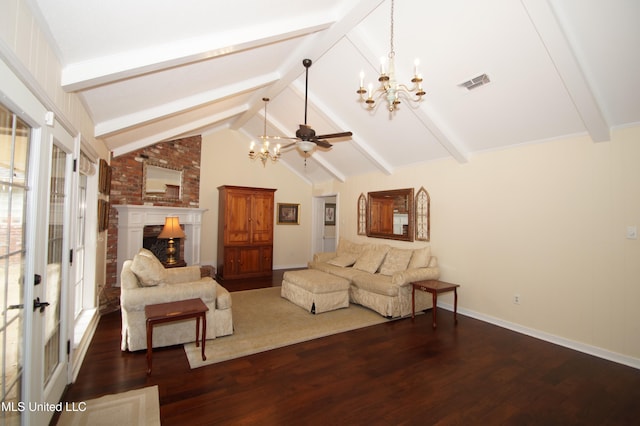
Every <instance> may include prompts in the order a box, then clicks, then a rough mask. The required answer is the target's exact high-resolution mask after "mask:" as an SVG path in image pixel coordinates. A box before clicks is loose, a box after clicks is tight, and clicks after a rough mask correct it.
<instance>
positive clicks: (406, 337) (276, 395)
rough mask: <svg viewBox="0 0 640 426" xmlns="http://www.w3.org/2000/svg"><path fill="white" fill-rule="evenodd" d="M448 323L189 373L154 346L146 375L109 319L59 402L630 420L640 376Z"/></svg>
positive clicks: (381, 419)
mask: <svg viewBox="0 0 640 426" xmlns="http://www.w3.org/2000/svg"><path fill="white" fill-rule="evenodd" d="M281 276H282V271H280V272H279V273H278V272H276V273H274V278H273V280H254V281H244V282H238V283H235V284H234V283H230V284H228V285H227V288H229V290H230V291H237V290H244V289H249V288H255V287H265V286H271V285H279V283H280V281H281ZM461 297H464V294H462V295H461ZM458 319H459V323H458V325H457V326H454V324H453V318H452V314H451V312H448V311H444V310H443V311H441V312H438V329H437V330H433V329H432V327H431V313H430V312H427V314H426V315H421V316H418V317H416V320H415V322H412V321H411V319H402V320H398V321H392V322H389V323H386V324H381V325H376V326H372V327H367V328H364V329H360V330H355V331H352V332H348V333H342V334H338V335H335V336H330V337H326V338H323V339H318V340H313V341H310V342H306V343H300V344H297V345H293V346H289V347H286V348H282V349H277V350H272V351H269V352H264V353H261V354H256V355H252V356H248V357H244V358H240V359H236V360H231V361H227V362H222V363H219V364H214V365H211V366H207V367H203V368H199V369H195V370H190V369H189V364H188V362H187V359H186V356H185V354H184V350H183V349H182V347H181V346H177V347H171V348H164V349H158V350H154V355H153V367H154V369H153V373H152V375H151V376H147V374H146V359H145V354H144V352H136V353H127V352H121V351H120V315H119V313H113V314H108V315H105V316H103V317H102V318H101V320H100V323H99V326H98V330H97V332H96V334H95V336H94V338H93V341H92V343H91V346H90V348H89V351H88V353H87V356H86V358H85V360H84V363H83V366H82V368H81V370H80V373H79V376H78V379H77V381H76V382H75V383H73V384H72V385H70V386H69V388H68V389H67V391H66V393H65V395H64V400H65V401H85V400H87V399H90V398H95V397H98V396H101V395H104V394H110V393H117V392H123V391H127V390H131V389H137V388H142V387H145V386H151V385H158V386H159V392H160V416H161V420H162V424H163V425H185V424H189V425H225V424H229V425H236V424H262V425H294V424H305V425H308V424H388V425H413V424H415V425H426V424H460V425H469V424H482V425H494V424H512V425H527V424H535V425H537V424H542V425H568V424H580V425H590V424H593V425H626V424H629V425H631V424H639V422H640V370H636V369H633V368H630V367H626V366H623V365H619V364H616V363H613V362H609V361H605V360H602V359H599V358H596V357H593V356H590V355H586V354H583V353H580V352H576V351H572V350H570V349H566V348H563V347H560V346H556V345H553V344H550V343H547V342H543V341H540V340H537V339H534V338H531V337H528V336H525V335H521V334H518V333H515V332H512V331H509V330H505V329H502V328H499V327H496V326H493V325H490V324H487V323H483V322H481V321H478V320H474V319H471V318H469V317H465V316H463V315H458ZM630 338H631V336H630ZM635 338H637V336H635ZM54 423H55V419H54Z"/></svg>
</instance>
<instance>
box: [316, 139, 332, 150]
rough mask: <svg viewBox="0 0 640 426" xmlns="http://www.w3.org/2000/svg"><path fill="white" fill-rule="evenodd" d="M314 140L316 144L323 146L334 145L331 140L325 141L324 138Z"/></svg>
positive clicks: (329, 146)
mask: <svg viewBox="0 0 640 426" xmlns="http://www.w3.org/2000/svg"><path fill="white" fill-rule="evenodd" d="M312 142H314V143H315V144H316V145H318V146H321V147H323V148H331V147H332V146H333V145H331V144H330V143H329V142H327V141H323V140H314V141H312Z"/></svg>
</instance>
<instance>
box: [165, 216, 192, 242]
mask: <svg viewBox="0 0 640 426" xmlns="http://www.w3.org/2000/svg"><path fill="white" fill-rule="evenodd" d="M184 237H185V235H184V231H183V230H182V228H181V227H180V220H179V219H178V217H177V216H169V217H166V218H165V219H164V227H163V228H162V231H161V232H160V234H158V238H163V239H166V238H184Z"/></svg>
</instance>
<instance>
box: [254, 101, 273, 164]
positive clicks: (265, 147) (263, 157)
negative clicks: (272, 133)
mask: <svg viewBox="0 0 640 426" xmlns="http://www.w3.org/2000/svg"><path fill="white" fill-rule="evenodd" d="M262 100H263V101H264V132H263V134H262V136H260V139H262V147H261V148H260V151H256V150H255V147H256V143H255V142H253V141H251V145H250V146H249V158H251V159H252V160H255V159H257V158H259V159H260V161H262V167H264V166H265V164H266V163H267V160H271V161H273V162H276V161H278V158H280V144H277V145H276V146H275V148H273V149H270V148H269V141H268V139H269V136H267V103H268V102H269V98H262Z"/></svg>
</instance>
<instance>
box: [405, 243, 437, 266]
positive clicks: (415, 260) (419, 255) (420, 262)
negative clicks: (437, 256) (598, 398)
mask: <svg viewBox="0 0 640 426" xmlns="http://www.w3.org/2000/svg"><path fill="white" fill-rule="evenodd" d="M430 260H431V247H430V246H426V247H423V248H419V249H415V250H413V255H412V256H411V260H410V261H409V266H407V269H414V268H426V267H428V266H429V261H430Z"/></svg>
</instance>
